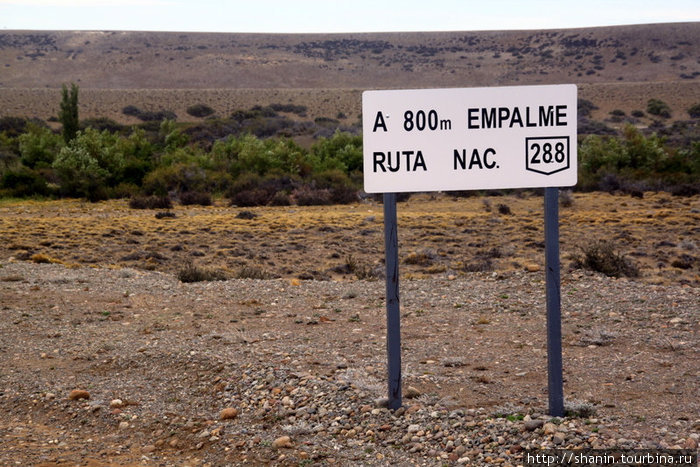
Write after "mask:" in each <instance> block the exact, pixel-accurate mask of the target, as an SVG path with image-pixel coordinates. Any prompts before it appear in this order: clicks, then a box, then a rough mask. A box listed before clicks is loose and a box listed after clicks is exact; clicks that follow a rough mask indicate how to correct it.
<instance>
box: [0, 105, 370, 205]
mask: <svg viewBox="0 0 700 467" xmlns="http://www.w3.org/2000/svg"><path fill="white" fill-rule="evenodd" d="M127 110H128V111H129V112H131V110H129V109H127ZM279 119H280V117H278V116H277V113H276V111H275V110H273V109H272V108H271V107H254V108H252V109H251V110H247V111H240V112H237V113H236V114H235V115H234V116H233V117H232V118H231V119H230V120H228V122H229V123H231V122H233V123H235V124H236V125H238V128H239V129H240V127H241V126H248V127H249V128H255V129H256V131H258V132H261V133H266V132H267V130H270V131H271V132H272V133H275V132H276V130H271V128H273V127H275V125H276V123H275V122H278V121H280V120H279ZM220 122H221V121H218V122H217V121H216V120H214V121H212V123H211V126H212V127H216V125H218V124H219V123H220ZM85 123H89V122H83V129H82V130H80V131H78V132H77V133H76V136H75V137H74V138H73V139H72V140H70V141H69V142H68V143H66V142H65V140H64V138H62V137H61V135H60V134H58V133H56V132H54V131H52V130H51V129H49V128H48V127H47V126H45V125H39V124H36V123H34V122H31V121H26V120H23V119H10V118H4V119H2V120H0V125H2V126H1V127H2V129H3V130H2V132H0V196H17V197H26V196H35V195H38V196H66V197H82V198H86V199H88V200H92V201H97V200H102V199H107V198H114V197H126V198H131V204H132V206H133V207H135V208H151V209H157V208H162V207H161V206H157V205H154V200H156V199H164V198H165V197H168V196H170V197H172V198H173V199H179V200H180V202H181V203H182V204H198V205H205V206H206V205H211V204H212V195H213V194H219V195H224V196H228V197H230V199H231V201H232V203H233V204H237V205H240V206H255V205H268V204H269V205H288V204H294V203H297V204H330V203H347V202H351V201H354V200H355V199H356V193H357V191H358V189H359V188H360V180H361V170H362V147H361V144H362V139H361V137H360V136H355V135H352V134H350V133H345V132H341V131H337V132H335V133H333V135H332V136H330V137H328V138H323V137H319V138H316V142H315V143H314V144H313V145H312V146H311V147H310V148H308V149H307V148H304V147H302V146H300V145H299V144H297V143H296V142H295V141H294V140H293V139H292V138H290V137H283V136H273V137H267V138H261V137H258V136H255V135H253V134H251V133H244V134H241V135H237V134H230V133H231V132H227V133H228V135H227V136H225V137H219V136H218V135H214V136H213V138H212V141H211V142H210V143H206V144H202V141H201V140H196V141H192V139H194V136H193V134H192V133H188V132H186V131H185V126H184V125H181V124H177V123H175V122H174V121H172V120H163V121H162V122H159V123H147V124H143V125H142V126H137V127H133V128H131V129H130V130H126V129H125V128H124V127H117V128H115V131H112V130H111V129H110V127H111V123H113V122H110V121H106V120H105V121H103V120H96V121H94V123H95V124H96V125H97V126H100V127H101V128H104V129H97V128H93V127H90V126H88V127H85ZM203 125H205V126H203V127H202V128H204V127H209V126H210V124H209V123H205V124H203ZM312 125H313V124H312ZM283 126H284V125H283ZM266 129H267V130H266Z"/></svg>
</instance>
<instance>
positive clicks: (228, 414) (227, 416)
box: [219, 407, 238, 420]
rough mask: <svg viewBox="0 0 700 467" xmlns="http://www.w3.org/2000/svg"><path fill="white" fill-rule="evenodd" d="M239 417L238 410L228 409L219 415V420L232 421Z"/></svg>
mask: <svg viewBox="0 0 700 467" xmlns="http://www.w3.org/2000/svg"><path fill="white" fill-rule="evenodd" d="M236 417H238V409H236V408H235V407H227V408H225V409H224V410H222V411H221V412H220V413H219V420H232V419H234V418H236Z"/></svg>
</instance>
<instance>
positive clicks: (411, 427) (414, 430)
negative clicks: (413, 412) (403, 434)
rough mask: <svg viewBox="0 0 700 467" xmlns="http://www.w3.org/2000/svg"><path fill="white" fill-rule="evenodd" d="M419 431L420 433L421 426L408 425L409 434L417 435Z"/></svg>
mask: <svg viewBox="0 0 700 467" xmlns="http://www.w3.org/2000/svg"><path fill="white" fill-rule="evenodd" d="M419 431H420V425H418V424H413V425H408V432H409V433H417V432H419Z"/></svg>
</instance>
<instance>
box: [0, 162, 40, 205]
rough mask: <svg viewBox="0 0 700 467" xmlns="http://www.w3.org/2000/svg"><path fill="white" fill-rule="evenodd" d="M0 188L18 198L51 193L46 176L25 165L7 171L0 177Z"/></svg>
mask: <svg viewBox="0 0 700 467" xmlns="http://www.w3.org/2000/svg"><path fill="white" fill-rule="evenodd" d="M0 188H1V189H2V191H3V193H5V194H7V195H9V196H15V197H18V198H23V197H26V196H33V195H41V196H46V195H48V194H49V193H50V190H49V187H48V185H47V183H46V180H45V179H44V177H42V176H41V175H40V174H39V173H37V172H36V171H34V170H32V169H30V168H27V167H24V166H19V167H17V168H16V169H11V170H8V171H6V172H5V173H4V174H3V175H2V178H0Z"/></svg>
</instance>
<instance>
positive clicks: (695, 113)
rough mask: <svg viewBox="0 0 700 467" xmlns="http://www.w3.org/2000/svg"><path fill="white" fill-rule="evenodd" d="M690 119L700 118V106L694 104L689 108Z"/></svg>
mask: <svg viewBox="0 0 700 467" xmlns="http://www.w3.org/2000/svg"><path fill="white" fill-rule="evenodd" d="M688 115H690V118H700V104H694V105H692V106H690V107H689V108H688Z"/></svg>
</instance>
